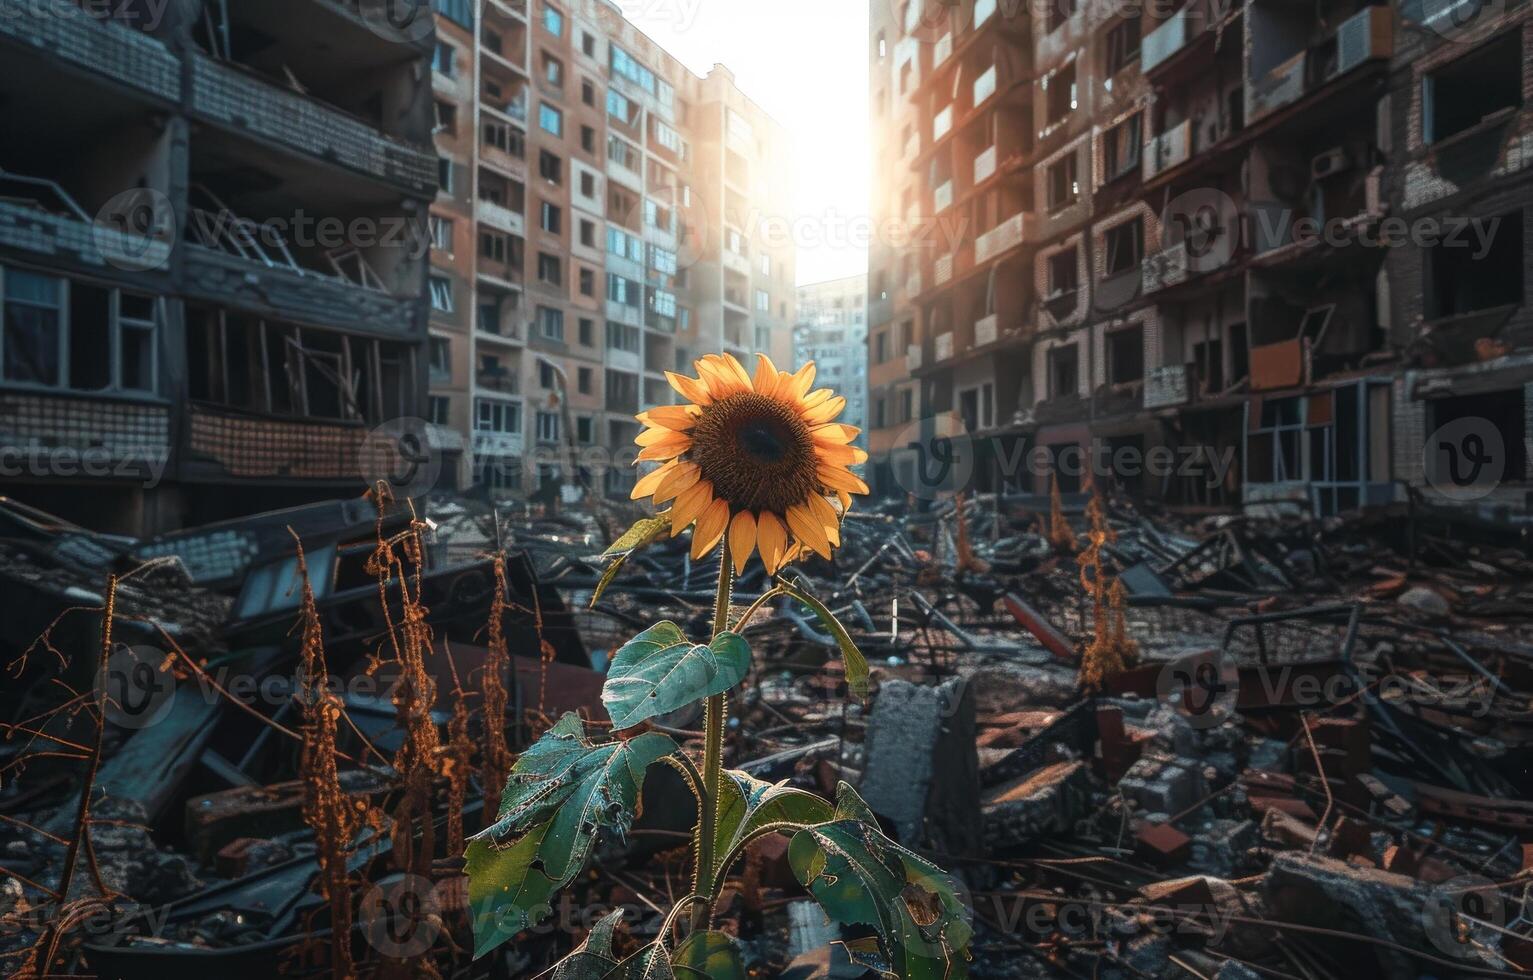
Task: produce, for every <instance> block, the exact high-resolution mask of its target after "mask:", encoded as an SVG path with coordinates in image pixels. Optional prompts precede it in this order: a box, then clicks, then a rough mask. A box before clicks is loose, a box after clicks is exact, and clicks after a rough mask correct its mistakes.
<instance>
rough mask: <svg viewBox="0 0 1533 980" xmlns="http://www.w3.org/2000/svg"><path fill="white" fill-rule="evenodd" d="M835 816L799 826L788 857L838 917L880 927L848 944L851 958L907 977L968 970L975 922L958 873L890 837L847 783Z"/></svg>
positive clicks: (915, 979) (919, 979) (935, 979)
mask: <svg viewBox="0 0 1533 980" xmlns="http://www.w3.org/2000/svg"><path fill="white" fill-rule="evenodd" d="M835 816H836V819H835V820H833V821H831V822H828V823H823V824H818V825H816V826H813V827H806V828H804V829H803V830H800V831H799V832H798V833H796V834H794V835H793V839H792V840H791V841H789V843H788V863H789V865H790V866H792V868H793V873H794V875H795V876H796V877H797V878H798V880H799V882H800V883H801V884H802V885H803V886H804V887H805V888H807V889H809V893H810V894H811V895H813V896H814V898H815V901H817V902H818V903H819V904H820V907H821V908H822V909H824V910H825V912H826V914H827V915H829V916H830V917H831V918H832V919H833V920H835V921H836V922H839V923H841V924H842V925H856V926H871V927H872V928H873V929H874V931H875V932H876V933H877V942H876V944H869V943H866V942H861V943H859V942H850V943H847V944H846V948H847V952H848V954H849V955H850V956H851V958H852V961H853V962H854V963H857V964H858V965H859V966H863V967H865V968H867V969H870V970H875V971H877V972H878V973H880V974H883V975H884V976H889V977H899V978H902V980H928V978H930V980H940V978H958V977H963V976H967V975H968V947H969V940H970V938H971V937H972V936H973V932H974V930H973V925H972V922H971V915H970V912H969V909H968V908H967V906H965V905H964V903H963V901H962V900H961V899H960V898H959V893H958V884H957V881H956V880H955V879H954V878H953V877H952V876H950V875H948V874H946V873H945V872H943V871H942V870H941V869H940V868H938V867H937V866H936V865H934V864H932V863H931V862H930V861H928V860H926V859H925V858H923V857H921V856H920V855H918V854H915V853H913V852H911V851H908V850H906V849H905V848H903V847H901V846H900V845H898V844H896V843H895V842H894V841H892V840H890V839H889V838H887V837H885V836H884V835H883V833H882V832H881V831H880V830H879V829H878V824H877V822H876V821H875V820H874V819H873V814H872V812H871V811H869V810H868V807H867V804H866V803H864V802H863V801H862V799H861V797H859V796H858V795H857V793H856V791H855V790H853V789H852V788H851V787H850V786H848V785H847V784H845V783H842V784H841V785H840V787H839V790H838V792H837V798H836V813H835Z"/></svg>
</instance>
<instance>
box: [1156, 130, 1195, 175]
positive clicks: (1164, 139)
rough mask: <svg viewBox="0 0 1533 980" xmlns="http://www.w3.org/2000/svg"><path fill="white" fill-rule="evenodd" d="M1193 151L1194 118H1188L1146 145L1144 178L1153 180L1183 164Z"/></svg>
mask: <svg viewBox="0 0 1533 980" xmlns="http://www.w3.org/2000/svg"><path fill="white" fill-rule="evenodd" d="M1191 151H1192V120H1190V119H1188V120H1184V121H1183V122H1181V123H1180V124H1178V125H1176V126H1173V127H1172V128H1170V129H1168V130H1166V131H1165V132H1164V133H1161V134H1160V135H1159V136H1156V137H1155V138H1153V139H1151V140H1150V141H1149V142H1148V143H1146V144H1145V145H1144V179H1145V180H1151V179H1153V178H1155V177H1156V176H1158V175H1160V174H1163V173H1165V172H1167V171H1168V170H1171V169H1173V168H1175V167H1179V166H1181V165H1182V164H1184V163H1186V162H1187V159H1188V157H1189V156H1190V155H1191Z"/></svg>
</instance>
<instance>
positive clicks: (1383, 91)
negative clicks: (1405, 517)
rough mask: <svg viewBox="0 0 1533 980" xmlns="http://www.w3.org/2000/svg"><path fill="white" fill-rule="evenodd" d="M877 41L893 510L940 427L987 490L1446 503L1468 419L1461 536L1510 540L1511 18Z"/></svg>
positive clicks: (1521, 469)
mask: <svg viewBox="0 0 1533 980" xmlns="http://www.w3.org/2000/svg"><path fill="white" fill-rule="evenodd" d="M1449 8H1452V9H1449ZM1468 8H1474V9H1468ZM870 10H871V12H872V28H871V30H872V45H873V48H872V63H873V71H874V75H873V86H872V89H871V91H872V93H873V106H872V113H873V119H874V132H875V134H877V135H876V138H877V140H878V141H879V146H878V147H876V148H875V159H880V160H887V159H890V158H897V159H900V160H902V161H903V164H902V166H900V167H897V168H887V167H882V168H880V172H879V173H877V174H876V175H875V181H876V183H877V184H878V191H877V195H876V197H875V200H876V202H877V204H876V210H877V211H878V212H879V213H881V214H882V215H883V216H885V217H902V218H904V219H906V222H907V224H908V226H909V227H910V228H912V229H914V231H915V233H914V234H913V235H911V236H909V237H910V242H909V243H908V244H906V243H903V242H902V243H900V245H899V247H892V246H889V247H883V248H881V249H875V253H874V256H873V259H872V264H871V265H870V277H871V282H872V283H873V286H872V294H873V296H874V300H873V306H872V308H871V309H872V324H871V332H870V337H869V365H870V366H869V373H870V379H872V380H873V392H872V396H871V397H872V408H871V413H872V417H873V420H874V422H873V428H872V439H873V445H874V452H875V457H878V456H879V450H880V449H882V450H883V454H882V455H883V465H882V466H881V467H880V466H879V465H878V460H877V458H875V466H874V470H873V472H874V474H875V480H879V481H880V482H881V486H882V488H883V489H885V490H887V491H891V492H898V491H899V490H900V489H902V488H903V489H908V488H909V486H908V484H909V481H910V480H911V479H913V477H912V476H911V475H910V471H909V469H908V468H909V467H912V466H914V465H915V463H916V457H917V456H918V452H916V451H914V450H913V449H912V446H913V445H914V443H916V442H918V441H919V439H918V438H917V439H912V431H916V432H917V433H919V432H921V431H927V430H930V429H931V428H932V426H933V425H935V424H937V422H938V421H942V422H948V423H951V424H953V425H956V426H961V429H962V431H963V432H964V433H965V434H966V435H968V436H969V437H971V438H973V440H974V444H975V455H974V461H975V477H974V480H975V483H976V484H977V485H978V486H979V487H980V488H981V489H1012V490H1022V491H1028V492H1042V491H1044V490H1046V489H1047V486H1048V483H1049V480H1050V478H1051V476H1053V475H1058V477H1059V479H1060V483H1061V485H1062V486H1063V487H1064V488H1065V489H1066V490H1067V491H1069V490H1076V489H1079V488H1080V486H1081V483H1082V479H1081V475H1080V467H1079V465H1078V462H1077V465H1066V461H1067V460H1068V459H1069V458H1070V457H1074V459H1075V460H1076V461H1079V460H1080V459H1082V458H1083V456H1084V455H1085V453H1086V452H1087V451H1089V450H1093V449H1094V451H1095V454H1096V458H1099V459H1112V460H1114V461H1115V462H1114V463H1113V464H1112V465H1109V466H1106V467H1105V472H1104V471H1103V470H1102V469H1099V470H1098V475H1099V477H1100V476H1106V477H1107V478H1110V479H1114V480H1116V481H1118V482H1119V483H1121V484H1123V485H1125V486H1126V487H1127V488H1128V489H1131V490H1133V491H1136V492H1138V493H1140V494H1142V495H1144V496H1146V497H1149V498H1152V499H1157V500H1162V501H1164V502H1166V503H1168V504H1171V505H1173V506H1177V507H1181V508H1186V509H1194V510H1196V509H1210V510H1234V509H1247V510H1253V511H1261V512H1270V513H1307V514H1316V515H1325V514H1331V513H1336V512H1340V511H1345V510H1351V509H1355V508H1357V507H1360V506H1364V505H1368V504H1378V503H1386V502H1390V501H1395V500H1400V499H1403V497H1404V496H1405V495H1406V494H1407V493H1408V492H1409V491H1408V490H1407V488H1415V489H1417V490H1435V489H1441V487H1442V484H1443V483H1444V482H1445V480H1446V474H1444V473H1438V472H1435V471H1434V467H1439V468H1440V467H1441V466H1443V465H1446V463H1444V462H1441V461H1438V462H1434V457H1433V451H1432V450H1431V448H1430V445H1429V444H1430V443H1431V442H1432V440H1431V439H1430V438H1429V436H1430V435H1431V434H1432V433H1433V432H1435V431H1438V430H1440V429H1441V427H1443V426H1445V425H1449V424H1450V423H1456V422H1459V421H1460V420H1470V421H1466V422H1464V423H1463V425H1464V426H1466V427H1470V428H1478V429H1486V428H1487V427H1488V430H1490V435H1489V437H1488V440H1484V441H1488V442H1493V443H1495V444H1497V445H1498V446H1504V447H1506V448H1505V450H1504V452H1503V453H1502V459H1501V462H1503V463H1504V464H1505V466H1504V469H1505V471H1506V474H1505V476H1506V478H1505V480H1504V481H1503V482H1502V484H1501V486H1500V487H1499V488H1498V489H1496V490H1495V492H1494V493H1492V494H1489V495H1488V496H1486V497H1483V498H1482V497H1480V496H1477V495H1473V496H1474V499H1475V500H1476V501H1477V506H1480V507H1495V506H1508V505H1509V506H1512V507H1514V508H1515V507H1521V508H1522V509H1523V510H1524V512H1525V510H1526V504H1527V498H1526V480H1527V476H1528V471H1527V466H1528V459H1527V457H1528V454H1527V452H1526V449H1525V444H1526V438H1527V425H1528V421H1527V419H1528V412H1527V400H1526V390H1527V389H1526V386H1527V384H1528V382H1529V381H1530V380H1533V374H1530V373H1529V372H1530V367H1529V360H1528V357H1527V343H1528V342H1527V338H1526V337H1524V336H1523V333H1524V331H1523V330H1522V327H1523V326H1524V325H1525V324H1524V321H1525V320H1526V319H1527V317H1528V315H1529V314H1528V312H1527V311H1528V306H1527V301H1526V280H1527V267H1528V258H1527V257H1528V249H1527V247H1526V244H1525V236H1524V233H1523V226H1524V222H1523V215H1524V212H1525V210H1526V205H1527V201H1528V185H1527V182H1526V180H1527V170H1528V166H1527V161H1528V159H1529V156H1528V142H1527V141H1528V139H1529V138H1530V137H1529V136H1528V134H1529V132H1530V127H1529V125H1528V119H1529V117H1528V108H1527V107H1528V104H1529V103H1528V99H1529V96H1530V95H1533V92H1530V90H1529V79H1530V77H1533V76H1530V75H1529V69H1528V67H1527V66H1528V65H1529V63H1530V59H1529V58H1528V51H1529V50H1530V49H1529V48H1528V45H1529V44H1530V43H1533V38H1530V37H1529V28H1528V23H1527V22H1528V4H1526V3H1510V4H1494V5H1491V4H1472V3H1470V4H1437V3H1420V2H1410V0H1407V2H1403V3H1392V4H1383V3H1374V4H1370V3H1364V2H1352V3H1342V4H1327V5H1325V7H1324V9H1323V10H1322V9H1319V8H1315V9H1310V8H1307V7H1306V8H1304V9H1302V10H1301V9H1299V8H1296V7H1294V6H1293V5H1291V4H1285V3H1281V2H1277V0H1190V2H1186V3H1180V4H1173V5H1143V6H1140V5H1122V4H1111V3H1106V2H1094V0H1079V2H1073V0H1060V2H1058V3H1051V4H1047V5H1024V4H1006V3H1004V2H1003V3H999V4H998V3H997V2H995V0H977V2H974V0H964V2H961V3H958V4H957V5H948V4H922V3H921V2H919V0H916V2H914V3H911V4H904V5H901V4H893V5H891V4H889V3H886V2H884V0H874V2H873V3H872V4H871V6H870ZM891 169H892V171H893V172H892V173H891V172H889V171H890V170H891ZM1427 225H1431V226H1433V227H1436V228H1439V229H1447V228H1449V227H1450V226H1455V225H1464V226H1466V227H1467V229H1468V232H1469V234H1468V235H1467V237H1468V238H1471V239H1473V240H1474V241H1483V242H1484V243H1485V244H1484V247H1483V248H1479V249H1477V248H1475V247H1472V243H1471V247H1465V248H1459V247H1454V246H1453V245H1450V244H1448V243H1447V242H1446V241H1443V240H1442V238H1443V236H1442V235H1441V234H1439V236H1438V240H1436V241H1433V240H1429V238H1428V237H1425V236H1423V234H1421V232H1422V230H1423V229H1424V228H1425V227H1426V226H1427ZM1493 226H1494V228H1496V229H1499V230H1497V231H1494V233H1493V232H1492V228H1493ZM1476 230H1478V231H1479V232H1480V233H1481V234H1480V235H1479V236H1478V237H1476V235H1475V232H1476ZM902 354H903V358H904V361H903V364H900V362H899V360H898V358H899V357H900V356H901V355H902ZM902 367H903V368H904V370H901V368H902ZM881 402H882V405H881V404H880V403H881ZM912 403H913V404H912ZM920 420H925V421H924V422H922V423H920V424H919V425H916V423H918V422H920ZM880 422H882V423H883V424H880ZM912 425H916V428H915V430H912V429H911V426H912ZM922 426H924V428H922ZM1477 436H1478V433H1477ZM1475 444H1476V445H1478V444H1479V443H1478V442H1477V443H1475ZM1456 448H1462V447H1456ZM1157 454H1158V455H1159V456H1160V459H1161V461H1162V462H1161V464H1160V465H1159V466H1158V467H1156V466H1153V465H1150V463H1149V460H1150V458H1151V457H1152V455H1157ZM1122 460H1137V461H1139V462H1137V463H1135V464H1133V465H1128V466H1124V465H1121V464H1120V462H1119V461H1122ZM1167 460H1172V461H1174V462H1173V463H1171V464H1169V465H1168V464H1167V462H1166V461H1167ZM901 466H904V467H906V468H907V469H906V471H905V472H904V473H903V474H902V473H901V472H900V470H899V468H900V467H901ZM1498 468H1499V464H1498ZM1439 496H1441V495H1440V494H1439ZM1449 496H1451V494H1450V495H1449Z"/></svg>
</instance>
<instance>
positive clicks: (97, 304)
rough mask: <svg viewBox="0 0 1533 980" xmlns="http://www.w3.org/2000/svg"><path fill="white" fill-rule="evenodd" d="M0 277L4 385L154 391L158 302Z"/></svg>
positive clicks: (88, 287) (40, 279)
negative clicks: (1, 282)
mask: <svg viewBox="0 0 1533 980" xmlns="http://www.w3.org/2000/svg"><path fill="white" fill-rule="evenodd" d="M0 274H3V276H4V281H5V284H4V290H3V292H0V308H3V313H0V315H3V322H4V332H3V335H0V363H3V364H4V378H5V380H7V381H16V382H23V383H30V384H40V385H47V386H49V387H63V388H71V389H74V390H76V391H109V390H116V391H139V392H152V391H154V390H155V384H156V368H157V363H158V358H157V356H156V348H155V344H156V338H157V332H158V325H159V320H160V314H159V309H160V306H159V300H158V299H156V298H155V297H153V296H142V295H139V294H136V293H125V292H123V291H122V290H118V289H112V288H110V287H106V286H96V285H92V284H89V283H82V282H71V281H69V280H65V279H62V278H59V277H55V276H44V275H39V274H36V273H31V272H25V271H22V270H20V269H5V270H0Z"/></svg>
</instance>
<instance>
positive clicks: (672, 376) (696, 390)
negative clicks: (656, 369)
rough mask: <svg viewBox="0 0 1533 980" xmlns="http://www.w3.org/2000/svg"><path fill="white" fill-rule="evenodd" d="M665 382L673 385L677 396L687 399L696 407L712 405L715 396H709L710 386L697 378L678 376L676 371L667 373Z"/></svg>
mask: <svg viewBox="0 0 1533 980" xmlns="http://www.w3.org/2000/svg"><path fill="white" fill-rule="evenodd" d="M665 380H667V381H669V382H670V383H671V387H672V388H674V389H675V390H676V394H678V395H680V396H681V397H683V398H685V399H686V400H687V401H689V402H691V403H692V404H694V405H712V404H713V396H712V395H710V394H708V384H707V382H705V381H700V380H698V379H697V378H689V377H687V376H686V375H685V374H677V373H676V372H675V371H667V372H665Z"/></svg>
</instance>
